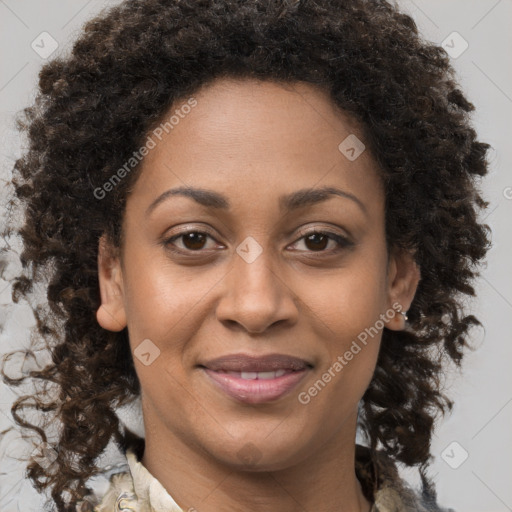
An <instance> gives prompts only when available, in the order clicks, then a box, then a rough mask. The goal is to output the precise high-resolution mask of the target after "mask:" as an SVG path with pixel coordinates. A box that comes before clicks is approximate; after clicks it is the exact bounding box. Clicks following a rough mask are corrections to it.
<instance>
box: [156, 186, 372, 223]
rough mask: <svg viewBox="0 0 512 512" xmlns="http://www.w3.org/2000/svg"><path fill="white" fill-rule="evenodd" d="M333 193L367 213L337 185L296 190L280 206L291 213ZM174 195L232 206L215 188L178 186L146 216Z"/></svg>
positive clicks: (226, 207)
mask: <svg viewBox="0 0 512 512" xmlns="http://www.w3.org/2000/svg"><path fill="white" fill-rule="evenodd" d="M333 195H337V196H340V197H344V198H346V199H350V200H351V201H353V202H354V203H356V204H357V205H358V206H359V208H360V209H361V210H362V211H363V212H364V213H365V214H366V213H367V210H366V206H365V205H364V204H363V202H362V201H361V200H360V199H359V198H358V197H356V196H355V195H353V194H351V193H349V192H345V191H344V190H341V189H339V188H336V187H322V188H303V189H300V190H296V191H295V192H292V193H291V194H287V195H283V196H280V197H279V208H280V210H281V211H282V212H284V213H290V212H292V211H294V210H298V209H299V208H303V207H305V206H311V205H314V204H318V203H321V202H323V201H326V200H327V199H329V198H330V197H332V196H333ZM173 196H183V197H189V198H190V199H193V200H194V201H195V202H196V203H199V204H200V205H202V206H205V207H206V208H213V209H216V210H229V208H230V202H229V199H228V198H227V197H226V196H223V195H222V194H220V193H218V192H215V191H214V190H208V189H204V188H194V187H177V188H172V189H169V190H166V191H165V192H164V193H163V194H161V195H160V196H158V197H157V198H156V199H155V200H154V201H153V202H152V203H151V204H150V205H149V207H148V208H147V210H146V216H149V215H150V214H151V212H152V211H153V210H154V209H155V208H156V207H157V206H158V205H159V204H161V203H163V202H164V201H166V200H167V199H169V198H170V197H173Z"/></svg>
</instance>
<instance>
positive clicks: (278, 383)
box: [200, 354, 313, 404]
mask: <svg viewBox="0 0 512 512" xmlns="http://www.w3.org/2000/svg"><path fill="white" fill-rule="evenodd" d="M200 367H201V368H202V369H203V371H204V373H205V374H206V375H207V376H208V380H209V382H211V383H213V384H214V386H215V387H216V388H217V389H220V390H222V391H223V392H224V393H225V394H227V395H228V396H229V397H230V398H232V399H235V400H237V401H239V402H244V403H247V404H260V403H264V402H270V401H275V400H277V399H279V398H281V397H282V396H284V395H286V394H287V393H289V392H290V391H291V390H292V389H293V388H294V387H296V386H297V385H298V384H299V382H300V381H301V380H302V379H303V378H304V376H305V375H306V374H307V372H308V370H310V369H311V368H312V367H313V366H312V365H311V364H310V363H308V362H307V361H305V360H304V359H299V358H297V357H293V356H288V355H283V354H269V355H266V356H260V357H255V356H249V355H245V354H232V355H228V356H223V357H219V358H217V359H213V360H211V361H207V362H206V363H204V364H203V365H200Z"/></svg>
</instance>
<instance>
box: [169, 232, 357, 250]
mask: <svg viewBox="0 0 512 512" xmlns="http://www.w3.org/2000/svg"><path fill="white" fill-rule="evenodd" d="M191 233H196V234H200V235H207V236H209V237H210V238H212V239H213V240H215V238H214V237H213V235H211V234H210V233H208V232H207V231H199V230H195V229H192V230H189V231H183V232H182V233H179V234H177V235H173V236H172V237H170V238H168V239H166V240H164V242H163V244H164V246H165V247H166V248H167V249H168V250H169V251H171V252H173V253H175V254H178V255H189V254H190V253H198V254H199V253H201V252H204V250H203V249H198V250H197V251H194V250H192V249H176V248H175V246H174V245H173V243H174V241H175V240H178V239H180V238H182V237H183V236H185V235H189V234H191ZM311 235H324V236H327V237H328V238H329V239H331V240H334V241H335V242H336V243H337V244H338V247H337V248H335V249H331V250H321V251H310V252H313V253H317V254H322V253H323V254H325V253H327V254H329V253H331V254H332V253H337V252H339V251H340V250H341V249H345V248H348V247H351V246H353V245H354V243H353V242H352V241H350V240H349V239H348V238H346V237H344V236H342V235H340V234H338V233H333V232H332V231H323V230H311V231H307V232H303V233H301V236H300V238H298V239H297V240H296V241H295V242H294V243H293V245H295V244H296V243H298V242H299V241H300V240H302V239H304V238H307V237H308V236H311ZM298 252H308V251H298Z"/></svg>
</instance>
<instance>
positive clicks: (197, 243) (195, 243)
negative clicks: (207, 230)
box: [181, 231, 208, 251]
mask: <svg viewBox="0 0 512 512" xmlns="http://www.w3.org/2000/svg"><path fill="white" fill-rule="evenodd" d="M181 236H182V237H183V245H184V246H185V247H186V248H187V249H190V250H192V251H196V250H198V249H202V248H203V246H204V244H205V241H206V237H207V236H208V235H205V234H204V233H198V232H197V231H193V232H191V233H186V234H185V235H181Z"/></svg>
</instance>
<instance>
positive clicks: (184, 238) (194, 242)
mask: <svg viewBox="0 0 512 512" xmlns="http://www.w3.org/2000/svg"><path fill="white" fill-rule="evenodd" d="M208 238H211V239H212V240H213V238H212V236H211V235H209V234H208V233H205V232H202V231H186V232H183V233H180V234H179V235H174V236H173V237H171V238H169V239H167V240H165V242H164V245H165V247H167V248H168V249H170V250H171V251H173V252H177V253H186V252H201V251H202V249H204V248H205V246H206V245H207V241H208ZM180 240H181V243H177V242H178V241H180Z"/></svg>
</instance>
